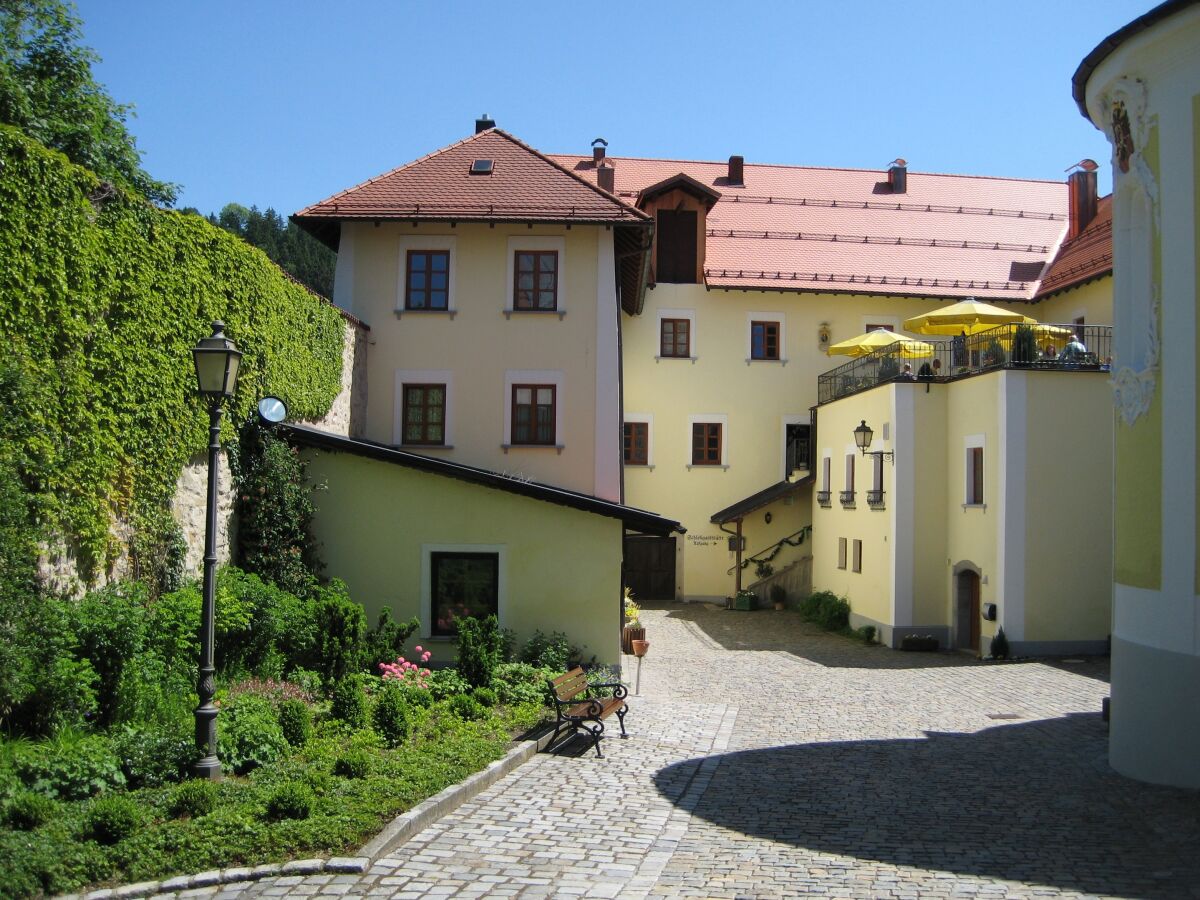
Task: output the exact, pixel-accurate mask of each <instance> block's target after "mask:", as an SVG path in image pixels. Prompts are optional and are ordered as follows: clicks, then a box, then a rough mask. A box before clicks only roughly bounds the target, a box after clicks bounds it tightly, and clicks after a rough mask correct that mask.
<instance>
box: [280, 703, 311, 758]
mask: <svg viewBox="0 0 1200 900" xmlns="http://www.w3.org/2000/svg"><path fill="white" fill-rule="evenodd" d="M278 716H279V727H280V728H281V729H282V730H283V736H284V737H285V738H286V739H287V742H288V743H289V744H291V745H292V746H293V747H303V746H304V745H305V744H307V743H308V742H309V740H311V739H312V733H313V727H312V713H311V712H309V709H308V704H307V703H305V702H304V701H303V700H284V701H283V702H282V703H280V704H279V713H278Z"/></svg>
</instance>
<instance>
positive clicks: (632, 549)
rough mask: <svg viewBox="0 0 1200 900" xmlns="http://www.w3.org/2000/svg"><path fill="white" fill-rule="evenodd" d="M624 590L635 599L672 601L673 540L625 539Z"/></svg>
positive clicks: (673, 584) (673, 593)
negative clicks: (626, 589) (630, 592)
mask: <svg viewBox="0 0 1200 900" xmlns="http://www.w3.org/2000/svg"><path fill="white" fill-rule="evenodd" d="M625 586H626V587H628V588H629V589H630V590H631V591H633V596H634V599H636V600H637V601H638V602H639V603H640V602H641V601H643V600H674V599H675V538H673V537H666V538H660V537H627V538H625Z"/></svg>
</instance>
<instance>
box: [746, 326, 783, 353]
mask: <svg viewBox="0 0 1200 900" xmlns="http://www.w3.org/2000/svg"><path fill="white" fill-rule="evenodd" d="M759 328H761V329H762V332H763V339H762V353H761V354H760V353H756V352H755V340H754V332H755V330H756V329H759ZM772 344H774V352H772ZM750 358H751V359H762V360H773V361H775V362H778V361H779V323H778V322H776V321H772V320H770V319H764V320H763V321H760V322H751V323H750Z"/></svg>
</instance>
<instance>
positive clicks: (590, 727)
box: [547, 666, 629, 759]
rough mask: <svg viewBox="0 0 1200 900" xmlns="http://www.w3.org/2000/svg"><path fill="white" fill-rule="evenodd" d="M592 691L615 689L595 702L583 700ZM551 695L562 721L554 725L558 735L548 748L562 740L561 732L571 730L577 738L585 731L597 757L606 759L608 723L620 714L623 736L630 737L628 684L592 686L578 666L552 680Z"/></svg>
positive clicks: (555, 732)
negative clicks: (627, 727) (603, 741)
mask: <svg viewBox="0 0 1200 900" xmlns="http://www.w3.org/2000/svg"><path fill="white" fill-rule="evenodd" d="M589 688H592V689H597V688H603V689H605V690H611V691H612V696H611V697H601V698H596V699H593V700H585V699H581V698H582V696H583V695H584V694H585V693H586V692H587V691H588V689H589ZM550 693H551V696H552V697H553V698H554V707H555V712H556V713H557V714H558V721H557V722H555V723H554V734H553V735H551V736H550V743H549V744H547V747H548V748H549V747H550V746H553V744H554V742H555V741H556V740H557V739H558V735H559V732H564V731H566V730H567V729H570V733H571V735H572V736H574V735H575V734H576V733H577V732H578V731H579V730H580V729H584V730H586V731H588V732H590V733H591V735H592V746H593V747H595V748H596V756H597V757H599V758H601V759H603V758H604V754H602V753H601V752H600V738H601V736H603V734H604V720H605V719H607V718H608V717H609V716H611V715H612V714H613V713H616V714H617V720H618V721H619V722H620V723H621V737H629V735H627V734H626V733H625V713H627V712H628V711H629V706H628V705H627V704H626V703H625V698H626V697H627V696H628V695H629V691H628V690H627V689H626V687H625V685H623V684H591V685H589V684H588V681H587V676H586V675H585V674H584V672H583V669H581V668H579V667H578V666H576V667H575V668H574V669H572V670H571V671H570V672H567V673H566V674H565V675H559V676H558V677H557V678H553V679H551V681H550Z"/></svg>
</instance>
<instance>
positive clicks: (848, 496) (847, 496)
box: [838, 491, 854, 506]
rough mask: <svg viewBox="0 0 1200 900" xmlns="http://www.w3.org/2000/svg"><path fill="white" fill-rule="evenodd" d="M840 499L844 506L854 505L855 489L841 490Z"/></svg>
mask: <svg viewBox="0 0 1200 900" xmlns="http://www.w3.org/2000/svg"><path fill="white" fill-rule="evenodd" d="M838 500H839V501H841V504H842V506H853V505H854V491H839V492H838Z"/></svg>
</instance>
